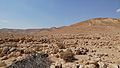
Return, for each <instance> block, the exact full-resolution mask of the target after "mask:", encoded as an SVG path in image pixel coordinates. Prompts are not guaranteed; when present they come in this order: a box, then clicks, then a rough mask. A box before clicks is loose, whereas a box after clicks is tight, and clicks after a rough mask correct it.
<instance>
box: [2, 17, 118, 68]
mask: <svg viewBox="0 0 120 68" xmlns="http://www.w3.org/2000/svg"><path fill="white" fill-rule="evenodd" d="M100 20H101V19H100ZM100 26H101V25H100ZM112 26H113V25H112ZM71 27H73V26H71ZM71 27H67V28H71ZM63 28H64V29H65V30H68V29H67V28H66V27H63ZM51 30H52V31H50V32H48V31H49V30H44V31H42V32H39V31H35V32H31V31H30V32H25V33H24V32H22V33H21V32H16V31H13V32H12V31H10V30H9V31H10V32H8V31H7V32H6V31H1V32H0V68H120V32H119V31H118V29H117V30H116V31H114V32H113V31H112V32H103V31H104V30H102V31H101V32H98V31H91V33H89V31H88V32H86V31H85V32H77V31H78V30H76V32H77V33H74V32H73V31H74V30H71V31H72V32H73V33H72V32H71V33H69V32H66V31H62V30H63V29H61V28H60V29H56V28H55V29H51ZM81 30H82V29H81ZM85 30H86V29H85ZM97 30H98V29H97ZM57 31H59V32H62V33H57ZM83 31H84V30H83ZM51 32H54V33H51ZM55 32H56V33H55Z"/></svg>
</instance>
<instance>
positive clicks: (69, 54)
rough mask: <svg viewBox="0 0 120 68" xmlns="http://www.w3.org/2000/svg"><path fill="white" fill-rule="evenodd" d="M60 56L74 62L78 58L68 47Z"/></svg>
mask: <svg viewBox="0 0 120 68" xmlns="http://www.w3.org/2000/svg"><path fill="white" fill-rule="evenodd" d="M60 58H61V59H63V60H64V61H66V62H73V61H74V60H76V59H75V57H74V53H73V52H72V50H71V49H67V50H66V51H64V52H62V53H61V54H60Z"/></svg>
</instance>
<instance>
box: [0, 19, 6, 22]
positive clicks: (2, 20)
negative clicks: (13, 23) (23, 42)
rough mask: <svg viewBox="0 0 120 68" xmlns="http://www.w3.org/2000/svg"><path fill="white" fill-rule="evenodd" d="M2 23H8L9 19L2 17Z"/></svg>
mask: <svg viewBox="0 0 120 68" xmlns="http://www.w3.org/2000/svg"><path fill="white" fill-rule="evenodd" d="M0 23H8V20H5V19H0Z"/></svg>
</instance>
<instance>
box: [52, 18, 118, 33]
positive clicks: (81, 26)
mask: <svg viewBox="0 0 120 68" xmlns="http://www.w3.org/2000/svg"><path fill="white" fill-rule="evenodd" d="M52 32H53V33H84V32H85V33H94V32H105V33H117V32H120V19H115V18H94V19H90V20H86V21H83V22H79V23H76V24H73V25H70V26H66V27H63V28H60V29H56V30H53V31H52Z"/></svg>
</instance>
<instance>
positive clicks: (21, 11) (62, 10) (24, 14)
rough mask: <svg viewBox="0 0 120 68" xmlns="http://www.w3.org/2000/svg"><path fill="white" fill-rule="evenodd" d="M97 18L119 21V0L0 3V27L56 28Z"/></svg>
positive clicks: (8, 0) (12, 0) (1, 0)
mask: <svg viewBox="0 0 120 68" xmlns="http://www.w3.org/2000/svg"><path fill="white" fill-rule="evenodd" d="M100 17H103V18H106V17H109V18H120V0H0V28H12V29H30V28H50V27H60V26H68V25H71V24H74V23H76V22H80V21H84V20H88V19H92V18H100Z"/></svg>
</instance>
